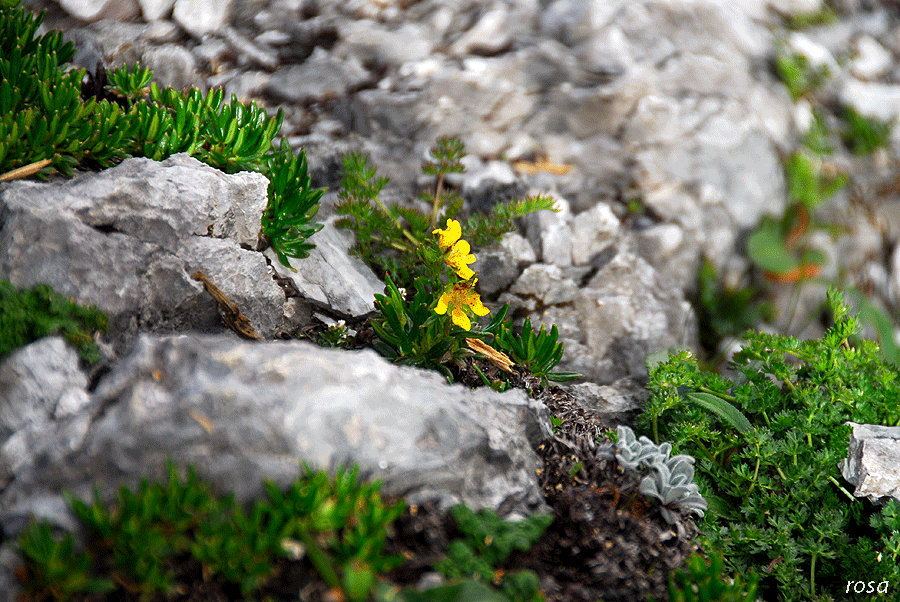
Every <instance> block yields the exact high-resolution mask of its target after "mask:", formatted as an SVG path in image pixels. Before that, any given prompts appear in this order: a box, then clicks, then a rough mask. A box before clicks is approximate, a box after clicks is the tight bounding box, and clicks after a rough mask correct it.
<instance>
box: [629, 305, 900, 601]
mask: <svg viewBox="0 0 900 602" xmlns="http://www.w3.org/2000/svg"><path fill="white" fill-rule="evenodd" d="M828 303H829V306H830V307H831V309H832V312H833V315H834V321H835V323H834V325H833V326H832V327H831V328H829V329H828V331H827V332H826V334H825V335H824V336H823V338H822V339H819V340H811V341H800V340H798V339H796V338H794V337H790V336H785V335H774V334H763V333H750V334H748V335H747V339H746V343H745V345H744V348H743V350H742V351H741V352H740V353H738V354H737V355H735V357H734V360H733V365H732V370H733V371H734V373H736V374H737V377H736V378H735V379H734V380H731V379H728V378H725V377H722V376H719V375H717V374H712V373H707V372H703V371H702V370H700V368H699V367H698V365H697V363H696V360H695V359H694V358H693V357H692V356H691V355H690V354H689V353H688V352H685V351H681V352H677V353H675V354H674V355H672V357H671V358H670V359H669V361H667V362H663V363H660V364H657V365H655V366H654V367H653V368H652V370H651V373H650V381H649V385H648V386H649V389H650V393H651V395H650V398H649V399H648V401H647V404H646V410H645V412H644V413H643V414H642V415H641V416H639V418H638V427H639V430H640V431H641V432H643V433H646V434H651V436H654V437H658V438H659V439H665V440H667V441H672V442H673V444H674V446H675V450H676V451H678V452H680V453H688V454H690V455H693V456H694V457H696V458H698V464H697V471H696V473H697V474H696V479H697V481H698V484H699V486H700V492H701V493H702V495H703V496H704V497H705V498H706V499H707V501H708V502H709V510H708V511H707V512H706V514H705V516H704V519H703V524H702V528H703V531H704V535H703V537H704V547H705V548H706V549H709V550H718V551H721V552H722V553H724V555H725V557H726V559H727V560H726V562H727V563H728V566H729V570H732V571H737V572H739V573H741V574H750V573H751V572H757V573H758V574H759V575H760V592H761V593H762V595H763V596H764V597H765V598H766V599H769V598H770V597H771V598H772V599H776V596H777V599H783V600H796V601H807V600H824V599H830V597H831V596H834V597H838V596H839V592H843V589H844V586H845V585H846V581H847V579H848V578H851V577H853V578H856V577H855V576H856V575H863V576H864V578H865V580H867V581H868V580H871V579H874V580H876V581H878V582H881V581H885V580H886V581H889V582H890V583H891V584H894V583H897V582H900V568H898V565H897V563H896V562H882V561H881V559H883V557H884V554H885V553H890V554H893V553H894V552H893V551H894V550H896V549H897V545H896V540H897V538H896V537H894V533H893V531H889V530H887V529H883V528H882V529H881V530H878V529H876V528H873V527H872V526H871V525H872V524H877V525H883V524H890V525H895V524H896V520H895V517H888V516H887V515H885V514H884V513H885V509H884V508H878V507H874V506H872V505H871V504H869V502H867V501H865V500H859V499H856V498H854V497H853V496H852V495H851V494H850V493H849V492H848V491H847V490H846V487H845V486H844V485H843V484H842V480H841V476H840V472H839V469H838V465H839V462H840V461H841V460H842V459H843V458H844V457H845V456H846V454H847V445H848V439H849V427H848V426H846V424H845V423H846V422H847V421H854V422H859V423H868V424H882V425H891V426H893V425H898V424H900V409H898V407H897V404H896V400H897V399H900V383H898V369H897V366H896V365H893V364H890V363H888V362H886V361H885V360H884V359H883V357H882V356H881V355H880V353H879V350H878V347H877V345H875V343H873V342H871V341H867V340H857V339H856V335H857V333H858V329H859V322H858V320H857V319H856V318H855V317H854V316H852V315H851V314H850V313H849V308H848V307H847V306H846V305H845V304H844V302H843V298H842V296H841V295H840V294H839V293H838V292H837V291H835V290H831V291H830V292H829V297H828ZM699 395H703V396H706V397H705V399H715V400H717V403H718V404H720V405H721V404H725V403H727V404H728V405H729V407H730V412H716V411H711V410H712V408H711V406H710V405H709V404H707V405H704V404H700V403H697V397H698V396H699ZM720 409H721V408H720ZM734 413H739V414H740V415H741V416H742V417H744V418H745V419H746V420H747V421H748V423H749V425H750V428H749V429H747V428H742V427H741V426H740V425H741V424H742V423H739V422H736V421H734V420H730V419H729V418H728V416H729V415H731V414H734ZM879 516H883V517H884V518H883V519H882V518H878V517H879ZM886 551H890V552H886ZM859 578H860V579H863V577H859ZM873 599H879V598H878V597H875V598H873ZM881 599H888V598H881Z"/></svg>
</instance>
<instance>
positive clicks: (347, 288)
mask: <svg viewBox="0 0 900 602" xmlns="http://www.w3.org/2000/svg"><path fill="white" fill-rule="evenodd" d="M310 242H312V243H315V245H316V248H315V249H312V250H311V251H310V254H309V257H307V258H305V259H300V260H297V259H293V258H291V259H290V260H289V262H290V264H291V266H292V267H293V268H294V269H295V270H296V271H291V270H290V269H288V268H287V267H285V266H284V264H282V263H281V261H280V260H279V259H278V256H277V255H276V254H275V252H274V251H273V250H272V249H267V250H266V252H265V254H266V256H267V257H268V258H269V260H270V262H271V265H272V267H273V268H274V269H275V272H277V273H278V275H279V276H281V277H282V278H286V279H288V280H290V281H291V282H293V283H294V286H295V287H296V288H297V290H298V291H299V292H300V294H301V295H302V296H303V297H305V298H306V299H308V300H309V301H311V302H313V303H316V304H318V305H320V306H322V307H325V308H329V309H331V310H332V311H335V312H337V313H339V314H341V315H344V316H349V317H360V316H364V315H366V314H369V313H371V312H373V311H374V310H375V294H376V293H378V294H381V293H383V292H384V283H383V282H381V280H379V279H378V277H377V276H376V275H375V273H374V272H372V270H371V268H369V266H367V265H366V264H365V263H364V262H363V261H362V260H361V259H359V258H357V257H352V256H350V255H349V254H348V253H347V250H348V249H349V248H350V244H351V243H350V240H349V237H348V235H347V234H346V233H344V232H340V231H339V230H338V229H337V228H336V227H335V226H334V219H333V218H331V219H329V220H327V221H326V222H325V226H324V227H323V228H322V229H321V230H320V231H319V232H317V233H316V234H315V235H313V236H312V237H311V238H310Z"/></svg>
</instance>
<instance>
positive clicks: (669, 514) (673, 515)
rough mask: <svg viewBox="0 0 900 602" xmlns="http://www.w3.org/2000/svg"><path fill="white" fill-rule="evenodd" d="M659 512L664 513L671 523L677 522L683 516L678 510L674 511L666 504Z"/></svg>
mask: <svg viewBox="0 0 900 602" xmlns="http://www.w3.org/2000/svg"><path fill="white" fill-rule="evenodd" d="M659 512H660V514H662V515H663V518H664V519H666V522H667V523H669V524H670V525H674V524H676V523H677V522H678V521H679V520H680V519H681V516H679V515H678V513H677V512H672V511H671V510H669V509H668V508H666V507H665V506H660V507H659Z"/></svg>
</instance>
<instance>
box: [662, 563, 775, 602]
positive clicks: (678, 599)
mask: <svg viewBox="0 0 900 602" xmlns="http://www.w3.org/2000/svg"><path fill="white" fill-rule="evenodd" d="M724 571H725V562H724V559H723V558H722V556H720V555H718V554H713V555H712V556H711V557H710V558H709V559H706V558H704V557H703V556H701V555H700V554H694V555H692V556H691V557H690V558H689V559H688V561H687V562H686V563H685V567H684V568H683V569H678V570H676V571H673V572H672V574H671V575H669V602H756V587H757V586H756V583H757V580H758V578H757V576H756V575H755V574H754V575H751V576H750V577H749V578H745V577H742V576H741V575H734V576H733V577H727V576H726V575H725V574H724Z"/></svg>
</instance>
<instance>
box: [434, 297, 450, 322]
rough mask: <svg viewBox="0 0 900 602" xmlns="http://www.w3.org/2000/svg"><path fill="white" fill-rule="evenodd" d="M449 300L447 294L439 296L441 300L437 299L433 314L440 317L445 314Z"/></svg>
mask: <svg viewBox="0 0 900 602" xmlns="http://www.w3.org/2000/svg"><path fill="white" fill-rule="evenodd" d="M449 299H450V298H449V297H448V296H447V293H444V294H443V295H441V298H440V299H438V303H437V306H436V307H435V308H434V313H436V314H438V315H441V316H442V315H444V314H445V313H447V301H449Z"/></svg>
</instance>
